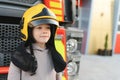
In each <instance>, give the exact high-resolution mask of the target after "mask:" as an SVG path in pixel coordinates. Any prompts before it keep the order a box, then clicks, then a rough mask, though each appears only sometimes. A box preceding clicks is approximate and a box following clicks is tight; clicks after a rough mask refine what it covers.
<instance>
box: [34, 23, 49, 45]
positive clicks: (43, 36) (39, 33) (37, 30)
mask: <svg viewBox="0 0 120 80" xmlns="http://www.w3.org/2000/svg"><path fill="white" fill-rule="evenodd" d="M50 35H51V32H50V25H48V24H40V25H38V26H35V27H34V29H33V37H34V39H35V40H36V42H37V43H40V44H45V43H46V42H47V41H48V40H49V39H50Z"/></svg>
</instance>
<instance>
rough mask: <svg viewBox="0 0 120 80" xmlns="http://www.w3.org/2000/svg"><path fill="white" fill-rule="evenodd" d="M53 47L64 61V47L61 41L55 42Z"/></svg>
mask: <svg viewBox="0 0 120 80" xmlns="http://www.w3.org/2000/svg"><path fill="white" fill-rule="evenodd" d="M55 47H56V49H57V51H58V52H59V53H60V54H61V55H62V57H63V59H64V60H65V46H64V45H63V43H62V41H61V40H55Z"/></svg>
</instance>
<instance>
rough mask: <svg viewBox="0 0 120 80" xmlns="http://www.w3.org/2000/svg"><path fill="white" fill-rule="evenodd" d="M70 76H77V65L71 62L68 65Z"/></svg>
mask: <svg viewBox="0 0 120 80" xmlns="http://www.w3.org/2000/svg"><path fill="white" fill-rule="evenodd" d="M67 69H68V75H75V74H76V72H77V64H76V63H75V62H70V63H68V65H67Z"/></svg>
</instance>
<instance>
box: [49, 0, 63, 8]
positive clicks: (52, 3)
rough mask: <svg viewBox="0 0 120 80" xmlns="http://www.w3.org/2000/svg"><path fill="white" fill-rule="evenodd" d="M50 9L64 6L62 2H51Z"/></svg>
mask: <svg viewBox="0 0 120 80" xmlns="http://www.w3.org/2000/svg"><path fill="white" fill-rule="evenodd" d="M50 7H54V8H62V5H61V3H60V2H54V1H50Z"/></svg>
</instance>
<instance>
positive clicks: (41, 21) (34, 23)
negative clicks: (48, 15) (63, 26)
mask: <svg viewBox="0 0 120 80" xmlns="http://www.w3.org/2000/svg"><path fill="white" fill-rule="evenodd" d="M40 24H53V25H56V27H57V26H59V23H58V21H56V20H54V19H39V20H34V21H31V22H30V23H29V26H30V27H35V26H38V25H40Z"/></svg>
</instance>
